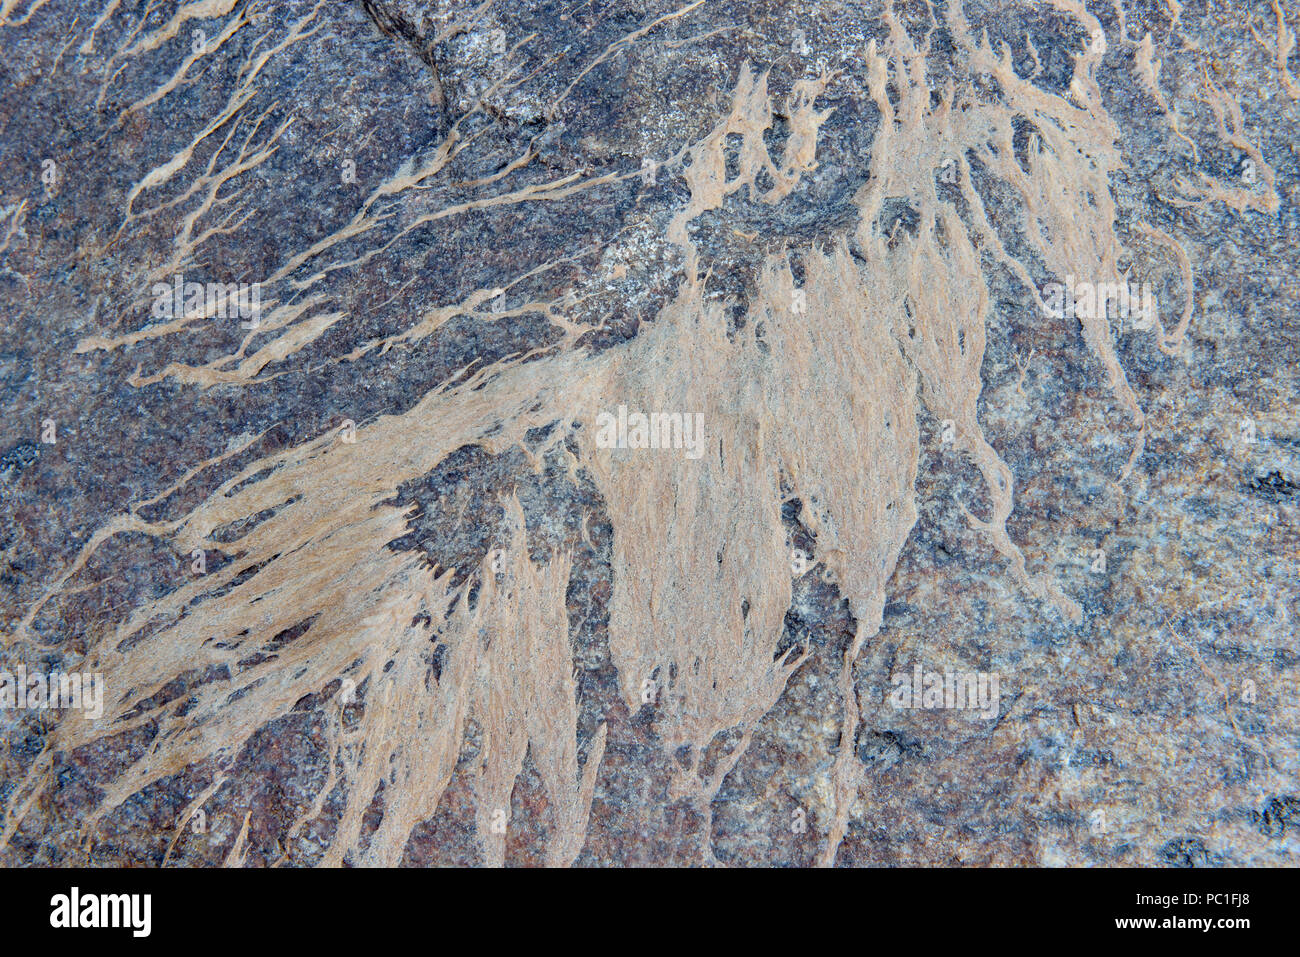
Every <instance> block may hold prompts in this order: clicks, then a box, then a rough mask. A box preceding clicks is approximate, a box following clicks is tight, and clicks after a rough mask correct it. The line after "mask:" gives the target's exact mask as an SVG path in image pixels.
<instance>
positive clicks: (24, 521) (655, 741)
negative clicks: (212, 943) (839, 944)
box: [0, 0, 1300, 867]
mask: <svg viewBox="0 0 1300 957" xmlns="http://www.w3.org/2000/svg"><path fill="white" fill-rule="evenodd" d="M1297 33H1300V10H1298V9H1297V8H1296V7H1295V5H1294V4H1293V3H1289V2H1288V3H1282V2H1278V0H1251V2H1246V3H1234V4H1222V3H1207V2H1200V3H1193V2H1186V3H1183V4H1181V5H1180V4H1178V3H1175V2H1173V0H1165V2H1156V0H1122V2H1117V3H1110V2H1107V3H1092V2H1089V3H1083V2H1081V0H1054V2H1050V3H1029V2H998V0H968V2H965V3H964V4H960V5H959V4H957V3H955V2H952V0H949V2H947V3H942V2H935V3H926V2H910V0H909V2H901V0H896V2H893V3H888V2H836V0H807V2H793V0H791V2H776V0H773V2H755V0H734V2H727V0H702V2H686V0H673V2H666V3H665V2H659V0H650V2H645V0H643V2H637V3H632V2H604V0H598V2H590V3H556V2H546V0H511V2H504V0H498V2H495V3H494V2H491V0H488V2H481V0H363V2H359V3H350V2H319V3H317V2H312V0H262V2H245V0H208V2H205V3H179V2H166V3H146V2H143V0H121V2H119V0H103V3H102V6H100V7H98V8H92V7H91V6H88V5H86V4H84V3H80V2H73V0H48V2H46V0H14V2H10V0H6V2H4V3H3V5H2V11H0V50H3V53H4V55H3V57H0V315H3V317H4V320H5V321H4V323H3V342H2V343H0V390H2V393H3V399H4V409H5V415H4V418H3V424H2V425H0V496H2V498H0V501H2V502H3V518H4V521H3V526H2V527H0V549H3V551H2V552H0V636H2V637H0V671H2V672H3V673H4V674H7V675H9V676H10V677H11V678H12V677H14V676H16V675H18V674H19V673H20V671H21V670H22V669H25V673H27V674H49V673H52V672H65V673H73V674H78V675H82V674H86V675H91V674H93V675H102V678H103V685H102V688H103V702H102V705H103V708H102V714H101V715H99V716H97V717H91V716H89V715H88V713H86V712H87V709H86V708H48V707H34V708H33V707H26V708H24V707H17V699H12V700H13V702H14V703H13V704H11V705H9V706H5V707H0V742H2V743H3V747H2V748H0V810H2V811H3V815H4V816H3V819H2V820H0V824H2V828H3V829H2V830H0V863H3V864H4V865H6V866H15V865H23V864H38V865H51V864H80V863H94V864H120V865H126V864H133V865H136V864H141V865H150V866H156V865H160V864H163V863H166V864H168V865H220V864H223V863H225V864H230V865H241V864H242V865H248V866H270V865H275V864H281V865H321V864H325V865H330V864H333V865H338V864H354V865H362V864H398V863H401V864H406V865H417V866H427V865H438V864H506V865H541V864H552V865H555V864H570V863H572V864H577V865H628V864H631V865H700V864H719V863H720V864H727V865H742V866H748V865H782V866H785V865H796V866H804V865H812V864H815V863H832V862H833V863H836V864H839V865H846V866H871V865H936V864H942V865H948V864H972V865H1075V866H1086V865H1093V866H1096V865H1101V866H1106V865H1157V866H1177V867H1194V866H1195V867H1201V866H1219V865H1288V864H1289V865H1294V864H1295V863H1296V861H1297V851H1298V850H1300V751H1298V748H1300V646H1298V645H1297V640H1296V633H1295V625H1294V622H1295V621H1296V620H1297V617H1300V583H1298V580H1297V570H1298V566H1300V424H1298V422H1297V416H1296V409H1297V399H1298V398H1300V374H1298V373H1297V362H1298V361H1300V350H1298V345H1300V255H1298V252H1300V156H1298V155H1297V141H1298V137H1297V130H1298V129H1300V85H1298V83H1300V81H1297V79H1296V77H1297V75H1300V53H1298V52H1297V49H1296V42H1295V37H1296V34H1297ZM178 276H179V277H181V280H180V281H181V282H182V283H201V284H205V285H204V287H203V288H204V290H205V295H204V297H203V301H202V304H201V308H200V307H199V306H198V304H197V303H195V302H188V301H185V297H184V295H182V299H181V301H180V302H178V303H171V301H170V291H169V290H170V289H171V288H173V284H174V283H175V282H176V277H178ZM1121 281H1122V282H1123V283H1125V285H1126V287H1127V284H1130V283H1131V284H1133V286H1134V288H1135V289H1146V290H1147V291H1149V293H1150V294H1151V295H1152V296H1153V297H1154V300H1155V302H1156V303H1158V307H1157V312H1158V315H1157V316H1155V317H1154V321H1152V320H1151V319H1150V318H1149V317H1144V316H1142V315H1140V314H1136V313H1131V314H1128V315H1107V314H1106V313H1105V311H1104V310H1102V314H1101V315H1100V317H1097V316H1095V315H1089V314H1088V309H1087V306H1086V305H1082V304H1081V305H1079V306H1078V308H1077V309H1076V310H1073V311H1072V312H1077V313H1078V314H1077V315H1076V314H1066V315H1060V316H1053V315H1051V314H1050V312H1051V309H1050V308H1045V305H1046V306H1049V307H1050V300H1051V295H1052V293H1051V290H1052V284H1054V283H1056V284H1066V283H1067V282H1068V283H1070V284H1072V285H1076V286H1077V284H1080V283H1082V284H1085V285H1086V284H1098V283H1113V282H1121ZM232 283H233V284H250V285H246V286H245V287H244V292H245V298H244V299H243V300H236V303H230V302H229V301H227V300H225V299H222V298H221V295H222V293H221V287H220V286H214V284H232ZM251 284H256V287H255V288H253V286H252V285H251ZM214 288H216V289H217V292H216V294H215V297H214V295H213V293H212V290H213V289H214ZM182 292H183V293H184V286H182ZM161 300H166V302H167V303H171V305H173V306H174V307H175V308H173V309H172V310H171V311H170V313H169V312H168V310H167V307H166V305H165V304H164V305H160V301H161ZM253 300H257V302H258V303H259V304H260V309H259V310H254V309H253V308H252V305H253ZM1045 301H1046V302H1045ZM228 304H229V305H231V308H230V309H226V308H225V306H226V305H228ZM236 305H248V306H249V308H248V309H247V310H245V312H243V313H241V312H239V310H238V309H237V308H236ZM620 405H624V406H628V407H630V408H631V409H632V411H634V412H635V411H637V410H641V411H645V412H649V411H664V412H676V413H681V414H685V415H693V414H697V413H698V414H700V415H701V416H702V417H703V419H702V421H703V429H702V436H701V439H702V441H701V448H700V449H698V450H694V451H698V452H699V454H698V455H695V454H693V450H691V449H690V448H688V447H682V448H658V449H655V448H634V447H633V448H617V449H609V448H605V447H604V445H605V444H604V443H603V442H602V441H601V440H600V437H599V433H600V428H601V420H600V419H599V418H598V416H599V414H600V413H605V412H608V413H611V414H616V413H617V409H618V407H619V406H620ZM684 445H685V443H684ZM918 667H919V668H920V670H921V672H922V673H923V674H924V673H925V672H939V673H942V672H945V671H948V672H952V673H960V674H971V675H973V676H976V677H977V680H978V678H979V677H982V678H983V679H985V680H986V681H987V679H988V678H990V677H996V679H997V695H996V697H994V698H991V699H990V700H988V701H987V702H985V704H987V708H985V709H984V710H986V711H987V712H988V714H987V715H981V714H979V713H976V710H977V709H971V708H950V707H941V708H940V707H936V708H931V707H924V706H923V707H917V708H908V707H896V706H895V705H896V704H897V703H898V701H897V689H898V682H897V681H896V680H895V679H896V676H901V677H906V678H907V679H908V680H909V681H910V679H911V676H912V675H913V674H914V673H915V671H914V669H916V668H918ZM982 687H984V688H985V689H986V690H988V689H989V687H990V686H989V685H987V683H986V684H985V685H983V686H982ZM12 688H13V682H10V689H11V691H12ZM2 692H3V687H0V693H2ZM3 703H4V702H3V700H0V704H3Z"/></svg>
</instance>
